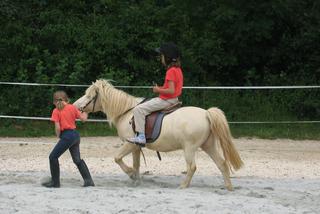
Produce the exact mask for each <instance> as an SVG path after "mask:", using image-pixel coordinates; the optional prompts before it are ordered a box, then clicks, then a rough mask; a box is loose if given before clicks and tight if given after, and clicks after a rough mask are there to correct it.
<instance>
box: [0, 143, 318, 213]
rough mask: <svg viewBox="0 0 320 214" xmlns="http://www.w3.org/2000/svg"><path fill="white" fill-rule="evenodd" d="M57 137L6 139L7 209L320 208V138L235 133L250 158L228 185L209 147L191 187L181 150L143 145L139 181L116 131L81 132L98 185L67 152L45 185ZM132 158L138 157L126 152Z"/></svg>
mask: <svg viewBox="0 0 320 214" xmlns="http://www.w3.org/2000/svg"><path fill="white" fill-rule="evenodd" d="M56 141H57V140H56V138H25V139H23V138H0V158H1V161H0V213H1V214H6V213H210V214H211V213H281V214H283V213H319V212H320V211H319V210H320V203H319V199H320V141H292V140H261V139H245V138H241V139H235V140H234V142H235V144H236V146H237V148H238V150H239V152H240V155H241V157H242V159H243V161H244V163H245V166H244V168H242V169H240V170H239V171H236V172H235V173H233V174H232V178H231V179H232V180H231V181H232V183H233V186H234V188H235V190H234V191H232V192H229V191H227V190H226V189H225V188H224V185H223V179H222V176H221V174H220V172H219V171H218V169H217V167H216V165H215V164H214V163H213V162H212V161H211V159H210V158H209V157H208V156H207V155H206V154H205V153H204V152H202V151H200V150H199V152H198V153H197V156H196V163H197V171H196V173H195V175H194V177H193V180H192V183H191V187H190V188H188V189H183V190H180V189H178V186H179V184H180V182H181V181H182V179H183V178H184V176H185V174H184V173H185V170H186V165H185V161H184V157H183V154H182V151H176V152H171V153H161V155H162V161H159V160H158V158H157V155H156V153H155V152H154V151H150V150H147V149H144V154H145V156H146V162H147V165H145V164H144V162H143V159H141V173H142V181H141V183H140V184H137V183H134V182H132V181H131V180H130V179H129V178H128V177H127V176H126V175H125V174H124V172H122V170H121V169H120V168H119V166H118V165H117V164H116V163H115V162H114V160H113V155H114V153H115V151H116V150H117V149H118V148H119V147H120V146H121V144H122V142H121V141H120V140H119V139H118V138H116V137H90V138H82V142H81V155H82V158H83V159H84V160H85V161H86V162H87V165H88V167H89V169H90V171H91V174H92V176H93V179H94V181H95V183H96V186H95V187H89V188H83V187H81V185H82V178H81V176H80V174H79V172H78V171H77V169H76V167H75V165H74V164H73V162H72V160H71V157H70V155H69V153H68V152H66V153H65V154H64V155H63V156H62V157H61V158H60V169H61V183H62V187H61V188H59V189H48V188H44V187H42V186H41V185H40V183H41V181H42V180H43V179H45V178H46V177H47V176H49V163H48V155H49V153H50V151H51V149H52V148H53V146H54V144H55V143H56ZM125 161H126V162H129V163H131V162H132V160H131V156H128V157H126V158H125Z"/></svg>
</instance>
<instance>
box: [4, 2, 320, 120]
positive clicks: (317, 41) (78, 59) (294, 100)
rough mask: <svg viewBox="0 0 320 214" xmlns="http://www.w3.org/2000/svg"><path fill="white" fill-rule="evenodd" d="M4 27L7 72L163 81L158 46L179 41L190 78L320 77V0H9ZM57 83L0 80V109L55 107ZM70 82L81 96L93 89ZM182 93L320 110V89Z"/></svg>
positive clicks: (286, 112)
mask: <svg viewBox="0 0 320 214" xmlns="http://www.w3.org/2000/svg"><path fill="white" fill-rule="evenodd" d="M0 27H1V31H0V60H1V63H0V72H1V74H0V80H1V81H9V82H38V83H65V84H91V82H92V81H95V80H96V79H98V78H106V79H113V80H115V81H116V82H115V85H151V83H152V81H156V82H157V83H158V84H162V82H163V78H164V72H165V71H164V70H163V68H162V67H161V65H160V63H159V61H158V60H157V59H156V56H155V54H154V52H153V49H154V48H156V47H158V46H159V45H160V44H161V43H162V42H164V41H174V42H175V43H177V44H178V46H179V47H180V48H181V50H182V54H183V58H182V62H183V70H184V76H185V85H186V86H268V85H319V82H320V2H319V1H316V0H303V1H301V0H270V1H262V0H223V1H222V0H197V1H191V0H145V1H140V0H135V1H134V0H131V1H127V0H126V1H124V0H62V1H52V0H28V1H19V0H1V1H0ZM56 89H58V88H57V87H34V86H32V87H31V86H19V87H17V86H7V85H0V93H1V96H0V114H3V115H24V116H49V115H50V113H51V110H52V107H53V106H52V104H51V96H52V92H53V91H54V90H56ZM59 89H61V88H59ZM62 89H64V90H66V91H67V92H68V93H69V95H70V97H72V98H74V99H76V98H77V97H79V96H81V95H82V94H83V92H84V90H85V88H80V89H79V88H62ZM127 92H129V93H132V94H133V95H136V96H152V93H151V92H150V90H127ZM182 101H183V102H184V104H185V105H195V106H200V107H204V108H208V107H210V106H218V107H220V108H221V109H222V110H224V111H225V113H226V115H227V117H228V119H229V120H231V121H259V120H262V121H274V120H277V121H279V120H319V119H320V91H319V89H310V90H223V91H222V90H188V89H186V90H184V94H183V96H182Z"/></svg>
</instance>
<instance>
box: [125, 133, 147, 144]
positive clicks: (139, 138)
mask: <svg viewBox="0 0 320 214" xmlns="http://www.w3.org/2000/svg"><path fill="white" fill-rule="evenodd" d="M127 141H128V142H130V143H135V144H140V145H141V144H142V145H144V144H146V137H145V135H144V134H139V135H138V136H136V137H131V138H127Z"/></svg>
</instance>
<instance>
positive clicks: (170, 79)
mask: <svg viewBox="0 0 320 214" xmlns="http://www.w3.org/2000/svg"><path fill="white" fill-rule="evenodd" d="M156 51H157V52H158V53H159V54H160V56H161V63H162V64H163V65H164V66H165V68H166V69H167V72H166V76H165V80H164V84H163V86H162V87H159V86H157V85H155V86H154V87H153V92H154V93H158V94H159V97H155V98H152V99H151V100H149V101H147V102H144V103H142V104H140V105H137V106H136V107H135V108H134V109H133V115H134V120H135V126H136V127H135V128H136V131H137V132H138V133H137V136H135V137H133V138H128V139H127V141H129V142H131V143H135V144H142V145H144V144H145V143H146V137H145V118H146V116H147V115H149V114H151V113H152V112H154V111H158V110H161V109H164V108H167V107H169V106H171V105H173V104H175V103H177V102H179V99H178V97H179V96H180V95H181V92H182V87H183V74H182V69H181V64H180V51H179V49H178V47H177V46H176V45H175V44H174V43H172V42H168V43H164V44H162V45H161V46H160V48H157V49H156Z"/></svg>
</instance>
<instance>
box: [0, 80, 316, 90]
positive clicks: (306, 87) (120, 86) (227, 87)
mask: <svg viewBox="0 0 320 214" xmlns="http://www.w3.org/2000/svg"><path fill="white" fill-rule="evenodd" d="M0 85H24V86H60V87H62V86H63V87H89V86H90V85H72V84H49V83H19V82H0ZM114 87H116V88H141V89H144V88H151V87H152V86H125V85H119V86H114ZM183 88H184V89H236V90H238V89H312V88H320V86H319V85H301V86H184V87H183Z"/></svg>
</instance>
